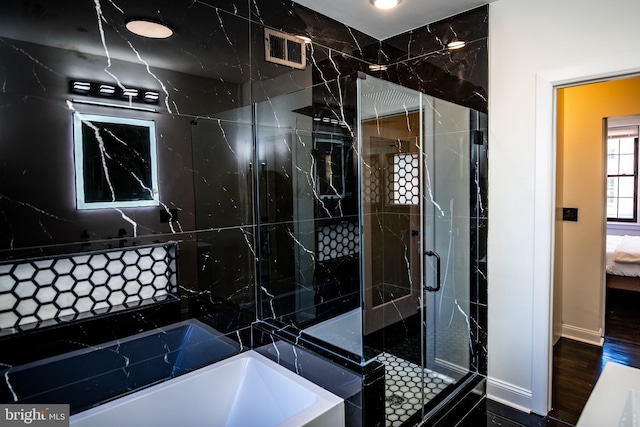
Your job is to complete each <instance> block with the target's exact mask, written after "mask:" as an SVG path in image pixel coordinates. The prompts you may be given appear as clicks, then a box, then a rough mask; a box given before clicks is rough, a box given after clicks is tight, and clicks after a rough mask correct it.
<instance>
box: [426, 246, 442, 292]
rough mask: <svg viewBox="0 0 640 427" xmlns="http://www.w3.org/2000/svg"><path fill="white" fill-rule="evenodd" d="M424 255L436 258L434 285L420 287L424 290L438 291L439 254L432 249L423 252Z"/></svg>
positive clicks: (439, 284)
mask: <svg viewBox="0 0 640 427" xmlns="http://www.w3.org/2000/svg"><path fill="white" fill-rule="evenodd" d="M424 254H425V255H426V256H432V257H435V258H436V286H435V287H434V286H426V285H425V286H423V287H422V288H423V289H424V290H425V291H429V292H438V291H439V290H440V286H441V283H440V255H438V254H437V253H436V252H433V251H426V252H425V253H424Z"/></svg>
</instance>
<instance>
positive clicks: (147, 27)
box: [125, 18, 173, 39]
mask: <svg viewBox="0 0 640 427" xmlns="http://www.w3.org/2000/svg"><path fill="white" fill-rule="evenodd" d="M125 25H126V27H127V30H129V31H131V32H132V33H133V34H136V35H139V36H142V37H148V38H150V39H166V38H169V37H171V36H172V35H173V30H172V29H171V28H169V27H168V26H167V25H166V24H163V23H161V22H158V21H154V20H152V19H148V18H131V19H128V20H126V21H125Z"/></svg>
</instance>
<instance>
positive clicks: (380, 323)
mask: <svg viewBox="0 0 640 427" xmlns="http://www.w3.org/2000/svg"><path fill="white" fill-rule="evenodd" d="M254 108H255V112H254V114H255V123H256V133H255V134H256V146H255V165H254V174H255V178H256V182H257V187H256V188H257V191H256V193H257V194H256V202H257V205H258V209H257V215H258V218H257V219H258V220H259V226H258V229H259V235H258V241H259V245H258V250H259V253H257V254H256V257H257V259H258V261H259V262H258V266H259V267H258V268H259V283H258V294H259V299H258V301H259V313H258V317H259V320H260V321H261V322H264V323H266V324H268V325H270V326H272V327H273V328H277V329H278V330H279V331H280V332H281V333H283V334H288V335H290V336H291V337H292V338H294V337H295V339H298V340H299V339H302V340H305V341H307V342H309V343H312V344H313V345H316V346H318V347H321V348H322V349H323V350H324V351H325V352H329V353H331V354H334V355H335V356H336V357H340V358H345V359H348V360H350V361H351V362H353V363H356V364H358V365H361V366H364V365H367V364H369V363H372V362H374V361H375V362H378V363H382V364H383V365H384V366H385V412H386V414H385V416H386V420H385V423H386V425H387V426H394V427H395V426H401V425H418V424H420V423H421V422H422V421H423V420H424V419H425V418H427V417H428V415H429V414H430V413H431V412H433V411H434V410H435V409H437V407H438V405H442V404H443V403H445V402H446V401H447V399H450V398H452V397H453V396H455V394H456V393H457V392H458V391H459V390H461V389H462V388H463V387H464V385H465V384H467V383H469V382H470V381H473V380H474V379H475V378H476V377H477V376H478V375H481V374H482V372H481V371H482V368H481V363H482V361H480V360H479V358H478V354H479V353H481V351H480V350H481V349H482V347H483V346H484V345H485V343H484V340H483V336H484V333H483V331H482V330H481V328H480V326H479V324H482V322H479V319H480V318H481V316H483V315H486V314H485V313H484V312H483V307H482V304H479V301H478V298H479V295H480V294H481V291H480V289H479V286H480V285H479V283H478V274H477V273H478V271H481V270H482V269H481V268H480V267H479V263H482V262H484V261H485V260H484V253H483V251H482V250H481V249H479V246H478V245H477V244H476V240H477V238H478V236H479V233H480V232H481V230H480V227H479V226H478V219H477V218H478V217H479V216H480V215H478V212H477V210H478V209H479V208H481V207H482V201H481V200H479V194H480V192H479V191H478V185H480V184H479V181H480V180H479V179H478V169H479V164H480V160H479V159H480V158H482V157H483V156H485V157H486V148H485V147H484V146H483V145H482V141H481V139H482V138H481V136H480V137H479V136H478V135H482V133H481V132H480V131H481V130H482V128H483V127H484V126H486V115H484V114H482V113H479V112H477V111H473V110H470V109H469V108H466V107H462V106H459V105H455V104H452V103H449V102H447V101H443V100H440V99H437V98H434V97H431V96H427V95H424V94H422V93H420V92H417V91H415V90H412V89H408V88H404V87H402V86H399V85H396V84H393V83H390V82H387V81H384V80H381V79H377V78H374V77H371V76H367V75H364V74H358V75H355V76H351V77H348V78H341V79H338V80H334V81H327V82H323V83H322V84H319V85H316V86H313V87H310V88H308V89H304V90H301V91H299V92H294V93H291V94H288V95H284V96H281V97H276V98H271V99H269V100H267V101H264V102H262V103H259V104H257V105H256V106H255V107H254Z"/></svg>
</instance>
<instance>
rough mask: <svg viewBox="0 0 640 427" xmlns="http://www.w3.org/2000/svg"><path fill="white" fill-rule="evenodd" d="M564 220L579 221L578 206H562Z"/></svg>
mask: <svg viewBox="0 0 640 427" xmlns="http://www.w3.org/2000/svg"><path fill="white" fill-rule="evenodd" d="M562 220H563V221H577V220H578V208H562Z"/></svg>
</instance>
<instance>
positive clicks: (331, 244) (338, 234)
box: [316, 222, 360, 262]
mask: <svg viewBox="0 0 640 427" xmlns="http://www.w3.org/2000/svg"><path fill="white" fill-rule="evenodd" d="M357 230H358V223H356V222H341V223H338V224H331V225H325V226H322V227H320V228H318V229H317V230H316V242H317V251H316V253H317V257H318V261H320V262H323V261H329V260H333V259H337V258H342V257H344V256H347V255H353V254H356V253H358V252H359V251H360V238H359V236H358V233H357Z"/></svg>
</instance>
